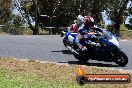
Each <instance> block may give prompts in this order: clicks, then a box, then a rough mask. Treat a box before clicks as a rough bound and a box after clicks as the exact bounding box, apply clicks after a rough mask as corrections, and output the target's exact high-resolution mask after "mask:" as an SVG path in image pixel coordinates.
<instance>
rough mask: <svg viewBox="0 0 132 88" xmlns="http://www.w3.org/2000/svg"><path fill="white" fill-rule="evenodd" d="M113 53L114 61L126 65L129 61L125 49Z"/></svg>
mask: <svg viewBox="0 0 132 88" xmlns="http://www.w3.org/2000/svg"><path fill="white" fill-rule="evenodd" d="M112 54H113V61H114V62H115V63H116V64H118V65H119V66H125V65H126V64H127V63H128V57H127V55H126V54H125V53H124V52H123V51H121V50H118V51H116V52H114V53H112Z"/></svg>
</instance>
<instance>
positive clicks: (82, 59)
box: [73, 51, 89, 62]
mask: <svg viewBox="0 0 132 88" xmlns="http://www.w3.org/2000/svg"><path fill="white" fill-rule="evenodd" d="M73 55H74V57H75V58H76V59H77V60H79V62H87V61H88V60H89V55H88V53H87V52H86V51H84V52H83V53H81V54H76V53H73Z"/></svg>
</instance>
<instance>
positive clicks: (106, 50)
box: [62, 28, 128, 66]
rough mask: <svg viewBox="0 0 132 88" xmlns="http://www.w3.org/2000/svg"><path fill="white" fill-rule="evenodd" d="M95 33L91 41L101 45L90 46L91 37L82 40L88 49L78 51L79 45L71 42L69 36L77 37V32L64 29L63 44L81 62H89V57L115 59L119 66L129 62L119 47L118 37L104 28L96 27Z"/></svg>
mask: <svg viewBox="0 0 132 88" xmlns="http://www.w3.org/2000/svg"><path fill="white" fill-rule="evenodd" d="M94 33H95V34H94V35H95V36H96V39H94V38H91V41H94V42H96V43H99V44H100V47H95V46H90V45H89V44H87V40H89V39H83V40H81V42H83V43H84V44H85V46H86V48H87V49H86V50H85V51H83V52H80V51H77V49H78V46H77V45H76V44H73V43H72V42H70V41H69V38H68V36H69V35H70V36H72V37H73V38H76V36H77V33H71V32H64V31H63V32H62V36H64V39H63V44H64V46H65V47H66V48H68V50H70V51H71V53H72V54H73V55H74V57H75V58H76V59H78V60H79V61H80V62H87V61H88V60H89V59H95V58H96V59H97V60H101V59H107V60H110V61H114V62H115V63H116V64H118V65H119V66H125V65H126V64H127V63H128V57H127V55H126V54H125V53H124V52H123V51H122V50H121V49H120V48H119V46H120V44H119V41H118V38H117V37H116V36H115V35H114V34H112V33H111V32H109V31H107V30H104V29H102V28H96V32H94ZM99 33H101V34H99ZM89 35H91V33H88V34H87V36H89ZM92 35H93V33H92Z"/></svg>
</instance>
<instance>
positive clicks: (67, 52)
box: [51, 50, 72, 54]
mask: <svg viewBox="0 0 132 88" xmlns="http://www.w3.org/2000/svg"><path fill="white" fill-rule="evenodd" d="M51 52H52V53H55V52H60V53H63V54H72V53H71V52H70V51H69V50H59V51H51Z"/></svg>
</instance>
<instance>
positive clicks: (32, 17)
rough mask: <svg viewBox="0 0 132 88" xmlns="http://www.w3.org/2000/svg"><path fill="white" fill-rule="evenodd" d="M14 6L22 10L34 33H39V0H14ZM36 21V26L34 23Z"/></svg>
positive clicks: (22, 14) (21, 12)
mask: <svg viewBox="0 0 132 88" xmlns="http://www.w3.org/2000/svg"><path fill="white" fill-rule="evenodd" d="M14 7H15V8H17V10H18V11H19V12H20V14H21V16H22V17H23V18H24V20H25V22H27V23H28V25H29V28H30V29H31V30H32V31H33V35H37V34H39V30H38V0H14ZM33 22H35V26H34V25H33V24H32V23H33Z"/></svg>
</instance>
